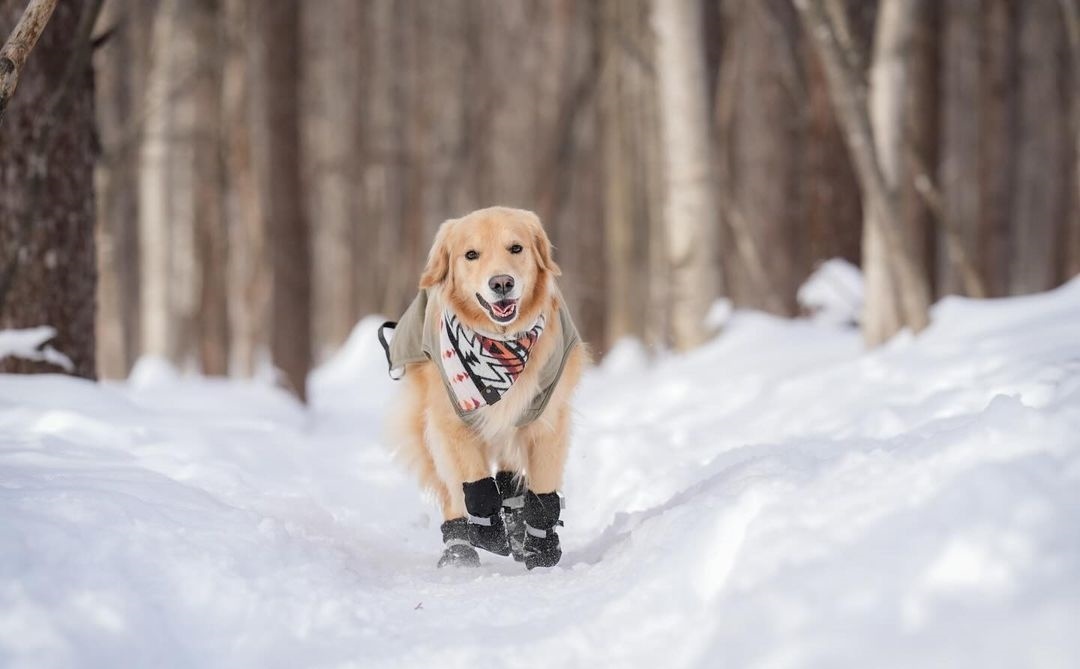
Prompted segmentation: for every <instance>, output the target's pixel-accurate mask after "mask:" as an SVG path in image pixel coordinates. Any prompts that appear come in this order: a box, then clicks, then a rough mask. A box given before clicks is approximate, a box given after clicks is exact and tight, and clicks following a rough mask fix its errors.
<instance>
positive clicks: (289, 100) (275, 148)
mask: <svg viewBox="0 0 1080 669" xmlns="http://www.w3.org/2000/svg"><path fill="white" fill-rule="evenodd" d="M249 19H250V21H251V22H250V25H249V27H250V29H251V30H252V33H253V34H252V35H251V44H252V47H253V50H254V53H253V56H254V57H253V59H252V65H253V68H254V71H253V74H254V76H253V79H252V81H253V86H252V95H251V103H252V112H253V123H252V126H253V131H254V138H253V142H252V148H253V155H254V158H255V174H256V181H257V184H258V192H259V197H260V200H261V201H262V203H263V205H262V207H261V210H262V212H263V214H264V216H265V218H266V229H267V237H268V241H269V244H270V263H271V292H270V294H271V306H270V355H271V359H272V360H273V363H274V365H275V367H277V368H278V369H280V370H281V371H282V372H283V373H284V376H285V379H284V380H285V381H286V383H287V385H288V386H289V389H290V390H292V392H294V393H295V394H296V395H297V396H298V397H299V398H300V399H302V400H303V399H305V398H306V396H307V390H306V383H307V374H308V371H309V370H310V369H311V353H312V351H311V258H310V253H311V251H310V244H309V238H308V228H307V222H306V221H305V220H304V212H303V199H302V197H303V196H302V192H301V181H300V119H299V104H300V103H299V93H300V91H299V73H300V5H299V2H298V0H280V1H279V2H275V3H273V4H265V3H256V2H253V3H250V4H249Z"/></svg>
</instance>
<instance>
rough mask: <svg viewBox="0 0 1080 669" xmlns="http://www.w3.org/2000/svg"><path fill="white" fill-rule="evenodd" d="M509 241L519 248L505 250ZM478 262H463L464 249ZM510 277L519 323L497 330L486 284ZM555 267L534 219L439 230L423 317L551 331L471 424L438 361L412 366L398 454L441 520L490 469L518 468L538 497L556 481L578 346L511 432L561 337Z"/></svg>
mask: <svg viewBox="0 0 1080 669" xmlns="http://www.w3.org/2000/svg"><path fill="white" fill-rule="evenodd" d="M515 244H518V245H520V246H521V247H522V248H521V251H520V252H518V253H511V251H510V249H511V248H512V247H514V245H515ZM470 250H472V251H476V252H478V253H479V257H478V258H476V259H474V260H469V259H468V258H466V253H467V252H468V251H470ZM500 274H509V275H511V276H512V277H514V279H515V283H516V285H517V288H515V290H518V289H520V297H519V299H518V314H517V317H516V318H515V319H514V320H513V321H511V322H509V323H507V324H506V325H500V324H498V323H496V322H495V321H494V320H493V319H492V318H489V317H488V314H487V312H485V310H484V308H483V307H482V306H481V305H480V303H479V302H478V300H477V298H476V295H477V294H483V293H484V292H485V287H486V286H487V283H488V280H489V279H490V278H491V277H492V276H495V275H500ZM560 274H561V271H560V269H559V266H558V265H557V264H555V261H554V260H553V259H552V257H551V243H550V242H549V241H548V237H547V234H546V233H545V232H544V229H543V227H542V226H541V224H540V219H539V218H537V216H536V215H535V214H533V213H532V212H529V211H524V210H521V209H510V208H507V207H491V208H488V209H481V210H479V211H474V212H473V213H471V214H468V215H467V216H464V217H462V218H459V219H451V220H449V221H446V222H445V223H443V224H442V226H441V227H440V228H439V230H438V232H437V233H436V235H435V241H434V244H433V245H432V248H431V253H430V255H429V256H428V261H427V266H426V267H425V268H424V272H423V274H422V276H421V278H420V287H421V288H427V289H429V303H428V312H427V317H428V318H429V319H430V318H432V317H434V318H438V317H439V314H441V313H442V311H443V308H444V305H448V306H449V308H450V309H451V310H452V311H453V312H454V313H455V314H456V315H457V316H458V318H460V319H461V320H462V321H463V323H464V324H465V325H467V326H468V327H470V328H472V329H473V330H476V331H480V332H486V333H491V334H495V335H505V334H509V333H513V332H518V331H520V330H521V329H524V328H528V327H529V326H530V325H531V324H532V323H533V322H534V321H535V320H536V319H537V317H538V316H539V315H540V314H541V313H543V314H544V316H545V318H546V322H547V326H546V327H547V329H546V330H545V332H544V334H543V335H541V337H540V338H539V340H538V341H537V343H536V344H535V345H534V346H533V348H532V351H531V354H530V358H529V364H528V365H526V367H525V370H524V371H523V372H522V373H521V376H519V377H518V379H517V381H516V382H515V383H514V385H513V386H512V387H511V389H510V390H509V391H507V393H506V394H505V395H503V397H502V399H501V400H500V401H499V402H498V403H496V404H494V405H491V406H487V407H483V408H481V409H478V411H479V412H481V413H480V420H479V422H478V424H477V426H476V427H475V428H470V427H468V426H467V425H466V424H465V423H464V422H463V421H462V420H461V419H460V418H459V417H458V415H457V414H456V412H455V410H454V407H453V406H452V405H451V403H450V399H449V397H448V395H447V392H446V389H445V388H444V386H443V383H442V379H441V377H440V375H439V370H437V369H436V368H435V363H432V362H431V361H425V362H422V363H417V364H413V365H409V367H408V369H407V370H406V373H405V386H406V387H405V393H404V395H403V398H402V400H401V404H400V407H399V409H400V410H399V411H398V412H397V420H396V421H395V424H394V430H395V435H394V437H395V439H394V443H395V444H396V445H397V452H398V455H399V456H400V457H401V459H402V460H403V461H404V462H405V463H406V464H407V465H408V466H409V468H410V469H411V470H412V471H413V472H414V473H415V474H416V475H417V477H418V478H419V480H420V484H421V486H422V487H423V488H425V489H426V490H430V491H431V492H433V493H434V495H435V497H436V498H437V499H438V501H439V504H440V506H441V507H442V513H443V517H444V519H446V520H449V519H452V518H459V517H461V516H464V515H465V501H464V495H463V492H462V483H464V482H468V481H476V480H479V479H482V478H484V477H487V476H491V474H492V470H493V468H498V469H499V470H508V471H514V472H519V473H521V474H523V475H524V476H525V479H526V481H527V482H528V486H529V488H530V489H531V490H532V491H533V492H536V493H537V494H542V493H548V492H553V491H555V490H556V489H558V488H559V487H560V486H561V485H562V475H563V467H564V465H565V463H566V454H567V448H568V446H569V438H570V399H571V395H572V394H573V391H574V388H575V387H576V386H577V383H578V381H579V379H580V377H581V372H582V370H583V368H584V366H585V364H586V361H587V354H586V352H585V348H584V346H583V345H581V344H578V345H576V346H575V347H574V349H573V351H572V352H571V353H570V355H569V358H568V360H567V362H566V367H565V369H564V371H563V374H562V378H561V379H560V380H559V383H558V386H557V387H556V390H555V392H554V393H553V395H552V397H551V400H550V402H549V404H548V406H547V408H546V409H545V410H544V413H543V415H541V416H540V418H538V419H537V420H535V421H533V422H532V423H530V424H528V425H526V426H525V427H522V428H516V427H515V426H514V425H515V423H516V422H517V420H518V418H519V416H520V415H521V413H522V412H523V411H524V410H525V409H526V408H527V407H528V405H529V403H530V402H531V401H532V398H533V397H534V396H535V395H536V392H537V387H538V379H537V377H538V374H539V372H540V370H541V369H542V368H543V367H544V364H545V362H546V361H547V360H548V359H549V358H550V357H551V356H552V355H560V354H561V351H557V350H555V348H556V343H557V342H559V341H560V339H561V331H560V330H561V327H562V326H561V324H560V320H559V318H558V308H559V305H560V302H561V300H562V296H561V294H560V293H559V291H558V288H557V287H556V286H555V277H557V276H559V275H560Z"/></svg>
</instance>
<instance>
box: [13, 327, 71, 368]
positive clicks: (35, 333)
mask: <svg viewBox="0 0 1080 669" xmlns="http://www.w3.org/2000/svg"><path fill="white" fill-rule="evenodd" d="M55 336H56V328H53V327H49V326H47V325H43V326H40V327H36V328H26V329H22V330H0V359H3V358H8V357H11V358H22V359H23V360H32V361H36V362H48V363H51V364H53V365H56V366H57V367H59V368H60V369H63V370H66V371H69V372H70V371H72V370H74V369H75V365H73V364H72V363H71V358H69V357H67V356H66V355H64V354H63V353H61V352H60V351H57V350H56V349H55V348H53V347H52V346H49V344H48V342H49V340H51V339H52V338H53V337H55Z"/></svg>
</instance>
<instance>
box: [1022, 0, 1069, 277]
mask: <svg viewBox="0 0 1080 669" xmlns="http://www.w3.org/2000/svg"><path fill="white" fill-rule="evenodd" d="M1018 18H1019V42H1018V47H1017V82H1018V89H1017V96H1018V105H1017V116H1018V118H1017V119H1016V124H1017V125H1016V174H1015V178H1016V182H1015V186H1014V188H1015V191H1014V193H1015V197H1014V199H1013V201H1012V220H1013V226H1012V230H1013V236H1012V257H1011V261H1012V263H1011V266H1010V268H1009V288H1010V292H1013V293H1030V292H1035V291H1041V290H1048V289H1049V288H1052V287H1053V286H1055V285H1057V282H1058V280H1059V278H1060V269H1059V268H1060V263H1059V253H1060V251H1061V249H1062V240H1063V234H1062V233H1063V230H1064V227H1063V224H1064V221H1065V219H1066V216H1067V215H1068V202H1069V199H1070V198H1069V194H1068V190H1069V181H1070V179H1069V169H1068V162H1067V158H1066V156H1067V154H1068V150H1069V142H1067V141H1064V140H1065V138H1067V137H1068V136H1069V127H1068V120H1067V119H1068V116H1067V115H1068V113H1069V111H1068V103H1067V102H1066V101H1065V100H1064V99H1063V96H1062V95H1061V91H1062V87H1061V85H1060V81H1061V80H1062V79H1064V77H1063V74H1064V73H1063V72H1062V67H1061V65H1062V59H1061V54H1062V53H1063V52H1064V51H1065V44H1064V40H1065V34H1064V33H1065V29H1064V27H1063V25H1062V21H1061V15H1060V12H1059V8H1058V7H1057V6H1055V3H1052V2H1025V3H1021V4H1020V7H1019V17H1018Z"/></svg>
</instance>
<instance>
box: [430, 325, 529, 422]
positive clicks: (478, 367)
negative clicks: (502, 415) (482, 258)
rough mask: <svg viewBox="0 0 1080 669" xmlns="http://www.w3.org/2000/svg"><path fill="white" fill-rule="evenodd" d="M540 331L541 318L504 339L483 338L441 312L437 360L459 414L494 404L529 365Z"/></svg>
mask: <svg viewBox="0 0 1080 669" xmlns="http://www.w3.org/2000/svg"><path fill="white" fill-rule="evenodd" d="M543 332H544V316H543V314H541V315H540V318H538V319H536V323H534V324H533V326H532V327H531V328H529V329H528V330H525V331H524V332H520V333H518V334H516V335H512V336H511V337H510V338H508V339H495V338H492V337H487V336H485V335H482V334H480V333H478V332H475V331H473V330H470V329H469V328H467V327H465V325H463V324H462V323H461V321H460V320H458V317H457V316H455V315H454V314H452V313H450V312H449V311H445V312H443V318H442V321H441V322H440V323H439V360H440V362H441V363H442V366H443V372H444V373H445V375H446V378H447V379H448V380H449V381H450V388H451V390H453V391H454V398H455V399H456V400H457V402H458V405H459V406H460V407H461V409H462V410H463V411H475V410H477V409H479V408H480V407H485V406H489V405H492V404H495V403H496V402H498V401H499V400H500V399H502V396H503V395H505V394H506V392H507V391H508V390H510V388H511V387H512V386H513V385H514V382H515V381H517V378H518V376H520V375H521V372H522V371H524V370H525V365H526V364H528V362H529V351H531V350H532V347H533V345H534V344H535V343H536V341H537V340H538V339H539V338H540V335H541V334H542V333H543Z"/></svg>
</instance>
